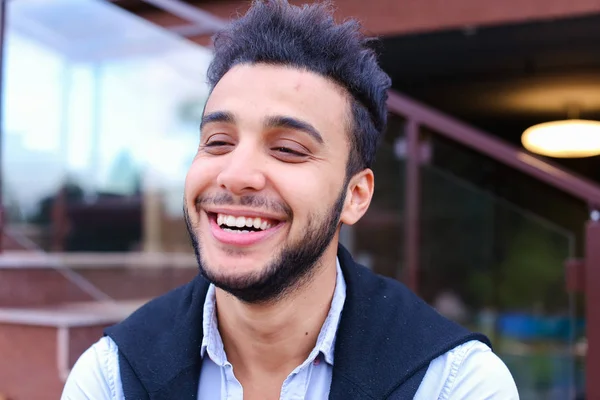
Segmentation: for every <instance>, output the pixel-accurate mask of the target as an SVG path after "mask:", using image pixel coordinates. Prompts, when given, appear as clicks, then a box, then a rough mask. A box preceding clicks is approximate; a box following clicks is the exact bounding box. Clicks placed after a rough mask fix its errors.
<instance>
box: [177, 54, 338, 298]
mask: <svg viewBox="0 0 600 400" xmlns="http://www.w3.org/2000/svg"><path fill="white" fill-rule="evenodd" d="M348 116H349V105H348V100H347V96H346V95H345V93H344V92H343V90H342V89H341V88H339V87H338V86H337V85H335V84H334V83H332V82H330V81H329V80H327V79H325V78H323V77H321V76H319V75H317V74H314V73H312V72H307V71H302V70H299V69H295V68H288V67H282V66H268V65H262V64H259V65H239V66H236V67H234V68H232V69H231V70H230V71H229V72H228V73H227V74H226V75H225V76H224V77H223V78H222V79H221V81H220V82H219V83H218V84H217V85H216V87H215V88H214V90H213V92H212V94H211V96H210V98H209V100H208V102H207V104H206V108H205V112H204V119H203V126H202V133H201V140H200V149H199V151H198V154H197V156H196V157H195V159H194V161H193V163H192V166H191V168H190V171H189V173H188V175H187V178H186V183H185V199H184V201H185V205H184V207H185V212H186V220H187V223H188V229H189V231H190V235H191V237H192V241H193V242H194V246H195V250H196V254H197V258H198V262H199V264H200V268H201V271H202V273H203V274H204V276H206V277H207V278H208V279H209V280H210V281H212V282H213V283H214V284H215V285H217V286H219V287H221V288H223V289H225V290H226V291H229V292H230V293H232V294H234V295H235V296H236V297H238V298H240V299H241V300H244V301H247V302H264V301H270V300H273V299H275V298H277V297H278V296H280V295H282V294H284V293H285V292H286V290H288V289H290V288H293V287H295V286H296V285H297V284H298V283H300V282H301V281H302V279H303V278H307V277H308V276H310V273H311V272H312V271H313V270H314V268H315V266H316V265H318V261H319V259H320V257H321V256H322V254H323V253H324V252H325V251H326V250H327V249H328V248H329V249H331V244H332V243H333V242H332V239H333V238H334V237H335V235H337V232H338V229H337V228H338V226H339V220H340V213H341V212H342V210H343V207H344V199H345V197H346V186H347V185H346V183H347V182H346V163H347V160H348V152H349V142H348V136H347V126H348ZM336 242H337V241H336Z"/></svg>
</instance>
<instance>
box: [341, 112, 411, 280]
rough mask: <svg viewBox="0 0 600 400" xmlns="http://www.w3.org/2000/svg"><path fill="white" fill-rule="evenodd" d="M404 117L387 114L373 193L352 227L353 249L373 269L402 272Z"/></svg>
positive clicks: (397, 275)
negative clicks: (369, 203)
mask: <svg viewBox="0 0 600 400" xmlns="http://www.w3.org/2000/svg"><path fill="white" fill-rule="evenodd" d="M403 129H404V121H403V120H402V119H401V118H399V117H397V116H395V115H390V117H389V121H388V129H387V132H386V135H385V137H384V140H383V141H382V143H381V145H380V147H379V149H378V152H377V158H376V160H375V163H374V165H373V171H374V174H375V193H374V195H373V200H372V202H371V206H370V207H369V210H368V211H367V213H366V214H365V215H364V216H363V218H362V219H361V220H360V221H359V222H358V223H357V224H356V225H355V226H354V227H352V233H353V238H354V240H353V243H352V244H353V245H352V253H353V255H354V256H355V258H356V259H357V260H358V261H359V262H360V263H362V264H363V265H366V266H368V267H370V268H371V269H373V270H374V271H375V272H377V273H379V274H382V275H385V276H389V277H392V278H400V277H401V276H402V271H403V264H404V251H403V248H404V242H403V237H404V220H403V214H404V203H405V199H404V181H405V179H404V175H405V171H404V170H405V165H404V159H403V157H404V153H405V148H404V146H403V143H404V141H403V137H404V135H403Z"/></svg>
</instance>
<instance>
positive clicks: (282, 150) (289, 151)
mask: <svg viewBox="0 0 600 400" xmlns="http://www.w3.org/2000/svg"><path fill="white" fill-rule="evenodd" d="M273 150H275V151H278V152H280V153H286V154H293V155H296V156H306V154H304V153H301V152H299V151H296V150H293V149H290V148H289V147H275V148H274V149H273Z"/></svg>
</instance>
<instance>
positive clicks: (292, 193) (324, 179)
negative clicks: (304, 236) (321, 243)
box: [277, 170, 342, 225]
mask: <svg viewBox="0 0 600 400" xmlns="http://www.w3.org/2000/svg"><path fill="white" fill-rule="evenodd" d="M341 185H342V181H340V180H339V179H334V178H333V177H331V176H328V174H324V173H323V172H322V170H321V171H318V172H317V173H315V174H311V175H310V176H307V175H306V174H301V176H300V175H297V174H292V173H290V174H286V176H285V177H284V178H283V179H281V181H280V182H278V185H277V187H278V188H280V189H279V191H280V193H281V195H282V197H283V199H284V201H286V202H287V203H288V205H289V206H290V207H291V208H292V211H293V212H294V219H296V220H297V221H299V222H300V224H299V225H302V224H303V223H304V222H306V219H307V218H308V217H309V216H314V215H322V214H323V213H324V212H325V210H328V209H329V207H330V206H331V204H333V202H334V201H335V200H336V199H337V197H338V195H339V190H340V188H341Z"/></svg>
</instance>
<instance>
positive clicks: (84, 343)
mask: <svg viewBox="0 0 600 400" xmlns="http://www.w3.org/2000/svg"><path fill="white" fill-rule="evenodd" d="M104 327H105V326H86V327H74V328H70V329H69V365H68V367H69V368H71V367H72V366H73V365H74V364H75V361H77V359H78V358H79V356H80V355H81V354H82V353H83V352H84V351H85V350H86V349H87V348H88V347H89V346H91V345H92V344H93V343H94V342H96V341H97V340H98V339H99V338H100V337H101V336H102V330H103V329H104ZM57 335H58V328H56V327H45V326H31V325H15V324H8V323H0V396H2V395H3V396H5V397H6V398H7V399H9V400H56V399H58V398H60V394H61V393H62V389H63V386H64V382H63V381H62V379H61V377H60V375H59V367H58V358H57V356H58V349H57Z"/></svg>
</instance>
